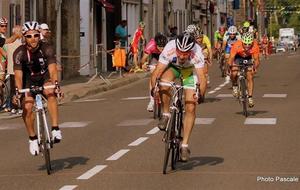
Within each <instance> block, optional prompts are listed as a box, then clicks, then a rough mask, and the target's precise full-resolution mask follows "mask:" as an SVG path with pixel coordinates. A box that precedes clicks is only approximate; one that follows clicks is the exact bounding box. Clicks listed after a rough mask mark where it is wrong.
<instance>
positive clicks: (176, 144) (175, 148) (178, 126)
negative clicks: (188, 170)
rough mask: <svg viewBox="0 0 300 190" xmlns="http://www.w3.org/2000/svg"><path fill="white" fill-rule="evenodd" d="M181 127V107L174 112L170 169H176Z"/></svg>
mask: <svg viewBox="0 0 300 190" xmlns="http://www.w3.org/2000/svg"><path fill="white" fill-rule="evenodd" d="M181 129H182V109H180V111H179V112H178V113H177V114H176V124H175V135H174V136H175V138H174V141H175V142H174V143H173V149H172V161H171V167H172V170H175V169H176V163H177V162H178V161H179V154H180V153H179V152H180V150H179V149H180V142H181V141H182V137H181Z"/></svg>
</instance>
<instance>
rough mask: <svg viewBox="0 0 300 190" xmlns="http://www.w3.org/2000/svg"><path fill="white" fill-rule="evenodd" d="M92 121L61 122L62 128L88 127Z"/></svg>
mask: <svg viewBox="0 0 300 190" xmlns="http://www.w3.org/2000/svg"><path fill="white" fill-rule="evenodd" d="M90 123H91V122H90V121H85V122H64V123H61V124H59V127H60V128H80V127H86V126H88V125H89V124H90Z"/></svg>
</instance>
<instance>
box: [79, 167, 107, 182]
mask: <svg viewBox="0 0 300 190" xmlns="http://www.w3.org/2000/svg"><path fill="white" fill-rule="evenodd" d="M106 167H107V165H96V166H95V167H93V168H92V169H90V170H89V171H87V172H85V173H84V174H82V175H81V176H79V177H77V179H89V178H91V177H93V176H94V175H96V174H97V173H99V172H100V171H101V170H103V169H104V168H106Z"/></svg>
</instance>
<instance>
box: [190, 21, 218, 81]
mask: <svg viewBox="0 0 300 190" xmlns="http://www.w3.org/2000/svg"><path fill="white" fill-rule="evenodd" d="M185 32H188V33H190V34H192V35H193V36H194V38H195V40H196V42H197V44H199V45H200V47H201V48H202V53H203V55H204V59H205V66H204V69H205V76H206V80H207V83H208V84H209V75H208V65H212V49H211V43H210V40H209V38H208V37H207V36H206V35H204V33H203V30H202V29H201V28H200V27H199V26H196V25H193V24H192V25H189V26H188V27H187V29H186V30H185Z"/></svg>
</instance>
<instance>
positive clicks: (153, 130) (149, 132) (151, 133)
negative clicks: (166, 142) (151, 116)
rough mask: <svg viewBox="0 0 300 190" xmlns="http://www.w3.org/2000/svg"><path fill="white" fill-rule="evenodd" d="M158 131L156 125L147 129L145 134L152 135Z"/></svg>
mask: <svg viewBox="0 0 300 190" xmlns="http://www.w3.org/2000/svg"><path fill="white" fill-rule="evenodd" d="M158 131H160V130H159V128H158V127H154V128H153V129H151V130H150V131H148V132H147V133H146V134H147V135H154V134H156V133H157V132H158Z"/></svg>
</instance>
